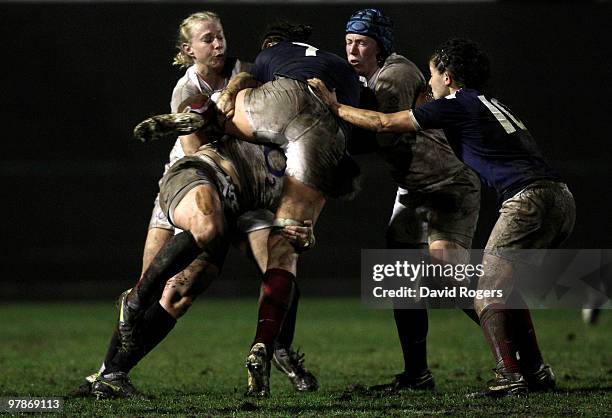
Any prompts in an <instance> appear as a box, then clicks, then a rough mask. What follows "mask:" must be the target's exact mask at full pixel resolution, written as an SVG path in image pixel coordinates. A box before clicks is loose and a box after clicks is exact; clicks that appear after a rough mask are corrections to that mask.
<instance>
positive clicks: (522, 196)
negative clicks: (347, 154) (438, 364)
mask: <svg viewBox="0 0 612 418" xmlns="http://www.w3.org/2000/svg"><path fill="white" fill-rule="evenodd" d="M429 70H430V72H431V78H430V80H429V85H430V86H431V89H432V92H433V96H434V99H435V100H433V101H431V102H429V103H425V104H423V105H420V106H416V107H415V108H414V109H408V110H403V111H399V112H395V113H379V112H373V111H369V110H364V109H355V108H351V107H350V106H345V105H341V104H339V103H338V102H337V101H336V100H335V97H334V94H333V93H331V92H330V91H329V90H327V89H326V88H325V86H324V85H323V83H321V82H320V81H319V80H310V83H311V85H313V86H314V87H315V88H317V90H318V91H319V92H320V95H321V97H322V98H323V100H325V101H326V102H327V103H328V104H329V106H330V108H331V109H332V111H333V112H334V113H335V114H337V115H338V116H339V117H341V118H342V119H344V120H346V121H347V122H350V123H352V124H354V125H356V126H359V127H362V128H365V129H369V130H373V131H376V132H420V131H422V130H423V129H431V128H441V129H443V130H444V132H445V134H446V137H447V139H448V141H449V143H450V144H451V146H452V147H453V150H455V153H456V154H457V156H458V157H459V158H461V160H462V161H464V162H465V163H466V164H468V165H469V166H470V167H472V168H473V169H474V171H476V172H477V173H478V174H479V175H480V177H481V178H482V180H483V181H484V182H485V183H486V184H487V185H489V186H490V187H491V188H493V189H494V190H495V191H496V192H497V194H498V197H499V200H500V201H501V202H502V203H501V207H500V210H499V214H500V215H499V218H498V219H497V222H496V223H495V226H494V227H493V230H492V231H491V234H490V236H489V240H488V241H487V245H486V247H485V251H484V256H483V260H482V264H483V266H484V275H483V276H482V277H481V278H480V279H479V281H478V289H479V290H480V289H482V290H497V291H500V290H501V291H502V292H501V294H500V293H499V292H495V294H491V295H490V296H485V297H484V298H482V299H476V300H475V301H474V306H475V308H476V311H477V312H478V315H479V319H480V325H481V327H482V331H483V333H484V336H485V339H486V340H487V343H488V344H489V347H490V349H491V353H492V354H493V357H494V359H495V363H496V364H495V369H494V372H495V377H494V378H493V379H492V380H490V381H489V382H488V384H487V388H486V389H485V390H484V391H482V392H478V393H475V394H473V395H475V396H481V395H482V396H491V397H502V396H516V395H525V394H526V393H528V392H530V391H536V390H549V389H552V388H554V387H555V376H554V374H553V373H552V370H551V368H550V366H549V365H547V364H545V363H544V361H543V358H542V354H541V352H540V349H539V347H538V343H537V339H536V334H535V329H534V326H533V323H532V321H531V316H530V313H529V310H528V309H527V307H526V305H525V303H524V301H523V300H522V297H521V295H520V292H518V291H516V290H517V289H516V280H517V277H516V276H517V275H518V273H520V270H515V263H517V262H518V263H525V262H527V263H529V262H530V260H526V258H527V257H528V255H526V254H525V252H521V251H517V250H522V249H546V248H557V247H559V246H560V245H561V244H562V243H563V241H565V239H567V237H568V236H569V234H570V233H571V231H572V229H573V226H574V221H575V217H576V207H575V203H574V198H573V196H572V194H571V193H570V191H569V189H568V187H567V185H566V184H565V183H564V182H563V180H562V179H561V177H560V176H559V174H558V173H557V172H556V171H555V170H554V169H552V168H551V167H550V166H549V165H548V164H547V163H546V161H545V160H544V158H543V157H542V154H541V153H540V151H539V149H538V146H537V144H536V142H535V140H534V139H533V137H532V136H531V134H530V133H529V131H528V130H527V128H526V126H525V125H524V124H523V122H521V120H520V119H519V118H517V117H516V115H514V114H513V113H512V111H511V110H510V109H509V108H508V107H506V106H504V105H503V104H502V103H501V102H499V101H498V100H497V99H495V98H492V97H490V96H488V95H487V94H484V93H483V92H482V87H483V85H484V83H485V82H486V80H487V78H488V77H489V60H488V58H487V56H486V55H485V54H484V52H483V51H482V50H481V48H480V47H479V45H477V44H476V43H474V42H472V41H470V40H467V39H451V40H449V41H447V42H445V43H444V44H442V45H441V46H440V47H438V48H437V49H436V51H434V53H433V54H432V56H431V58H430V61H429ZM521 256H522V258H519V257H521ZM521 305H522V306H521ZM510 308H513V309H510ZM517 354H518V356H517Z"/></svg>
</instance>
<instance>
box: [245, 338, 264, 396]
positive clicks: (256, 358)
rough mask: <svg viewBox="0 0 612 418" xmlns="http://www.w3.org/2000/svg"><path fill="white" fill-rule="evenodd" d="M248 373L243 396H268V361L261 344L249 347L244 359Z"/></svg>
mask: <svg viewBox="0 0 612 418" xmlns="http://www.w3.org/2000/svg"><path fill="white" fill-rule="evenodd" d="M246 368H247V372H248V382H247V385H248V386H247V391H246V393H245V396H254V397H258V398H264V397H267V396H269V395H270V361H269V360H268V355H267V351H266V346H265V345H264V344H263V343H257V344H255V345H253V347H251V351H250V352H249V355H248V356H247V358H246Z"/></svg>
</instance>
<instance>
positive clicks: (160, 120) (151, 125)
mask: <svg viewBox="0 0 612 418" xmlns="http://www.w3.org/2000/svg"><path fill="white" fill-rule="evenodd" d="M205 124H206V119H205V118H204V117H203V116H202V115H200V114H198V113H192V112H189V113H169V114H165V115H157V116H153V117H151V118H149V119H145V120H144V121H142V122H140V123H139V124H138V125H136V127H135V128H134V138H136V139H138V140H139V141H141V142H144V143H146V142H150V141H162V140H175V139H176V138H177V137H179V136H181V135H188V134H191V133H194V132H196V131H198V130H199V129H200V128H202V127H203V126H204V125H205Z"/></svg>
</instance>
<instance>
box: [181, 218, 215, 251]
mask: <svg viewBox="0 0 612 418" xmlns="http://www.w3.org/2000/svg"><path fill="white" fill-rule="evenodd" d="M189 232H191V235H193V238H194V239H195V241H196V244H197V245H198V246H199V247H200V248H204V247H205V246H206V245H207V244H208V243H210V242H211V241H212V240H214V239H215V238H217V237H218V236H220V235H221V233H222V232H223V224H222V222H220V221H219V220H218V219H216V217H207V218H206V219H202V222H198V223H196V225H194V226H193V227H192V228H191V229H190V231H189Z"/></svg>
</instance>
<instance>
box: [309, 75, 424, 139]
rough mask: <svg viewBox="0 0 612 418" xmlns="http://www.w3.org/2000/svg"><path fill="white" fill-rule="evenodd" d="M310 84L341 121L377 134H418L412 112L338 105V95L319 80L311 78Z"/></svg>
mask: <svg viewBox="0 0 612 418" xmlns="http://www.w3.org/2000/svg"><path fill="white" fill-rule="evenodd" d="M308 83H309V84H310V85H311V86H312V87H314V88H315V89H316V90H317V93H318V94H319V97H321V99H322V100H323V101H324V102H325V103H326V104H327V105H328V106H329V108H330V109H331V111H332V112H333V113H334V114H336V115H338V117H340V118H341V119H343V120H345V121H347V122H349V123H351V124H353V125H355V126H359V127H360V128H363V129H367V130H370V131H375V132H377V133H385V132H389V133H391V132H393V133H403V132H416V131H418V130H419V129H418V127H417V125H416V124H415V123H414V121H413V116H412V111H411V110H403V111H401V112H395V113H381V112H375V111H372V110H365V109H358V108H355V107H352V106H348V105H344V104H342V103H338V99H337V98H336V93H335V92H331V91H329V90H328V88H327V87H326V86H325V84H324V83H323V82H322V81H321V80H319V79H318V78H311V79H310V80H308Z"/></svg>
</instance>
